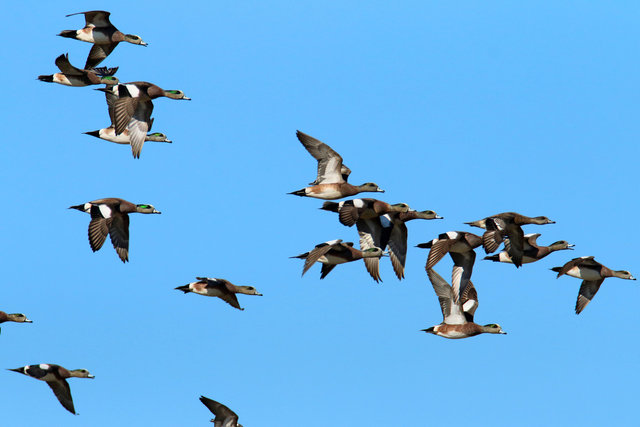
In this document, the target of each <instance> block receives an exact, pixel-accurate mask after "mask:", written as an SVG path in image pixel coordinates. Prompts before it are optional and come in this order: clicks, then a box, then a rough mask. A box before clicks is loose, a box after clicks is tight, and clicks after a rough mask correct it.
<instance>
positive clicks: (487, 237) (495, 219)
mask: <svg viewBox="0 0 640 427" xmlns="http://www.w3.org/2000/svg"><path fill="white" fill-rule="evenodd" d="M465 224H468V225H470V226H472V227H479V228H484V229H485V230H487V231H485V233H484V234H483V235H482V247H483V248H484V250H485V252H486V253H487V254H490V253H492V252H495V251H496V250H497V249H498V246H500V243H502V242H503V241H504V245H505V250H506V251H507V253H508V254H509V256H510V257H511V260H512V261H513V264H514V265H515V266H516V268H519V267H521V266H522V257H523V251H524V232H523V231H522V227H521V226H522V225H526V224H538V225H543V224H555V221H551V220H550V219H549V218H547V217H546V216H536V217H528V216H525V215H521V214H519V213H516V212H503V213H499V214H496V215H492V216H489V217H486V218H484V219H481V220H478V221H472V222H465Z"/></svg>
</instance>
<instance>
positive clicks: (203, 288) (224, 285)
mask: <svg viewBox="0 0 640 427" xmlns="http://www.w3.org/2000/svg"><path fill="white" fill-rule="evenodd" d="M196 279H197V280H198V281H197V282H191V283H187V284H186V285H184V286H178V287H177V288H175V289H176V290H178V291H182V292H184V293H185V294H188V293H189V292H193V293H195V294H198V295H204V296H206V297H218V298H220V299H221V300H223V301H224V302H226V303H227V304H229V305H231V306H232V307H235V308H237V309H238V310H244V308H242V307H240V303H238V298H236V294H245V295H258V296H262V294H261V293H259V292H258V291H257V290H256V288H254V287H253V286H236V285H234V284H233V283H231V282H229V281H228V280H225V279H216V278H212V277H196Z"/></svg>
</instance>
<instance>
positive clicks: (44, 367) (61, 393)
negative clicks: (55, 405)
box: [9, 363, 94, 415]
mask: <svg viewBox="0 0 640 427" xmlns="http://www.w3.org/2000/svg"><path fill="white" fill-rule="evenodd" d="M9 371H14V372H19V373H21V374H24V375H26V376H28V377H31V378H35V379H37V380H40V381H45V382H46V383H47V385H48V386H49V387H51V390H53V394H55V395H56V397H57V398H58V401H59V402H60V403H61V404H62V406H64V408H65V409H66V410H67V411H69V412H71V413H72V414H74V415H75V414H76V410H75V408H74V407H73V399H72V398H71V388H70V387H69V383H68V382H67V380H66V379H67V378H94V376H93V375H91V374H90V373H89V371H87V370H86V369H74V370H72V371H70V370H67V369H65V368H63V367H62V366H60V365H54V364H51V363H41V364H39V365H27V366H23V367H21V368H15V369H9Z"/></svg>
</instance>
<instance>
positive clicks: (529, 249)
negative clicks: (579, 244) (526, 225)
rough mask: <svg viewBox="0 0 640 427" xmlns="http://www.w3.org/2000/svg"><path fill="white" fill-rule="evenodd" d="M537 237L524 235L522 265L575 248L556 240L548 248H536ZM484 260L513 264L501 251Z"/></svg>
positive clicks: (564, 241)
mask: <svg viewBox="0 0 640 427" xmlns="http://www.w3.org/2000/svg"><path fill="white" fill-rule="evenodd" d="M538 237H540V233H536V234H525V236H524V246H523V251H522V263H523V264H528V263H531V262H536V261H539V260H541V259H542V258H544V257H546V256H547V255H549V254H550V253H551V252H555V251H561V250H564V249H570V250H573V246H575V245H572V244H570V243H569V242H567V241H566V240H558V241H557V242H553V243H552V244H550V245H549V246H538V243H537V239H538ZM484 259H488V260H491V261H494V262H504V263H510V264H513V261H512V260H511V257H510V256H509V253H508V252H507V251H502V252H500V253H498V254H495V255H490V256H486V257H484Z"/></svg>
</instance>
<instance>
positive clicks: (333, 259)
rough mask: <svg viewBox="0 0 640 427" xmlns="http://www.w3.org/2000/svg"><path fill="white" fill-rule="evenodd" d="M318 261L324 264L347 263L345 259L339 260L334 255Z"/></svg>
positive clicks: (323, 256) (322, 257) (324, 256)
mask: <svg viewBox="0 0 640 427" xmlns="http://www.w3.org/2000/svg"><path fill="white" fill-rule="evenodd" d="M318 261H320V262H321V263H323V264H344V263H345V262H347V261H345V260H344V259H342V258H338V257H336V256H333V255H322V256H321V257H320V258H318Z"/></svg>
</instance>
